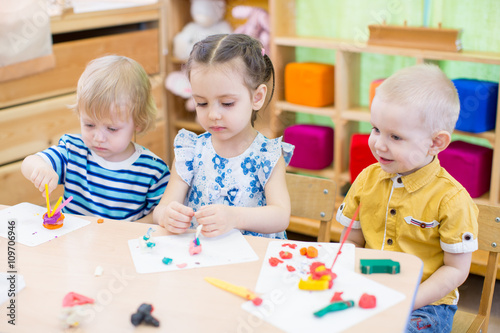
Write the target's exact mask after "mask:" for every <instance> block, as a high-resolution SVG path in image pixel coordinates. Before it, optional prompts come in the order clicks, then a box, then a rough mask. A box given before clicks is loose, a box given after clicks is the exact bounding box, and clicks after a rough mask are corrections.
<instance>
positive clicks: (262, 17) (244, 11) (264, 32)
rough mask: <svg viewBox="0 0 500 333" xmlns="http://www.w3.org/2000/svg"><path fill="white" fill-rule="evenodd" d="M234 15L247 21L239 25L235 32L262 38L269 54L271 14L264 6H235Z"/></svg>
mask: <svg viewBox="0 0 500 333" xmlns="http://www.w3.org/2000/svg"><path fill="white" fill-rule="evenodd" d="M232 14H233V17H235V18H239V19H244V18H247V21H246V22H245V23H244V24H243V25H241V26H239V27H237V28H236V29H235V30H234V33H238V34H246V35H249V36H252V37H253V38H257V39H258V40H260V42H261V43H262V45H263V46H264V49H265V51H266V53H267V54H269V39H270V27H269V14H268V12H267V11H265V10H264V9H262V8H259V7H251V6H235V7H234V8H233V10H232Z"/></svg>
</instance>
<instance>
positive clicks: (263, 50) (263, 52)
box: [262, 48, 266, 56]
mask: <svg viewBox="0 0 500 333" xmlns="http://www.w3.org/2000/svg"><path fill="white" fill-rule="evenodd" d="M265 55H266V50H265V49H264V48H262V56H265Z"/></svg>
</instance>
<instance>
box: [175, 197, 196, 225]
mask: <svg viewBox="0 0 500 333" xmlns="http://www.w3.org/2000/svg"><path fill="white" fill-rule="evenodd" d="M170 207H171V208H172V210H173V211H175V212H177V213H179V214H180V215H183V216H186V217H188V218H189V221H191V218H192V217H193V216H194V211H193V208H191V207H188V206H185V205H183V204H181V203H179V202H176V201H174V202H172V203H171V206H170ZM180 215H179V216H180ZM176 219H178V218H176Z"/></svg>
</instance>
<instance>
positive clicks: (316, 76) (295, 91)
mask: <svg viewBox="0 0 500 333" xmlns="http://www.w3.org/2000/svg"><path fill="white" fill-rule="evenodd" d="M333 82H334V66H333V65H329V64H320V63H311V62H291V63H289V64H287V65H286V66H285V99H286V101H287V102H289V103H294V104H300V105H307V106H313V107H321V106H327V105H331V104H333V102H334V97H333V96H334V84H333Z"/></svg>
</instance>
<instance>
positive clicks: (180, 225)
mask: <svg viewBox="0 0 500 333" xmlns="http://www.w3.org/2000/svg"><path fill="white" fill-rule="evenodd" d="M190 225H191V223H185V222H179V221H175V220H172V219H170V220H169V221H168V223H167V225H166V226H165V229H167V230H168V231H169V232H172V233H174V234H182V233H184V232H186V230H187V229H188V228H189V226H190Z"/></svg>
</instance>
